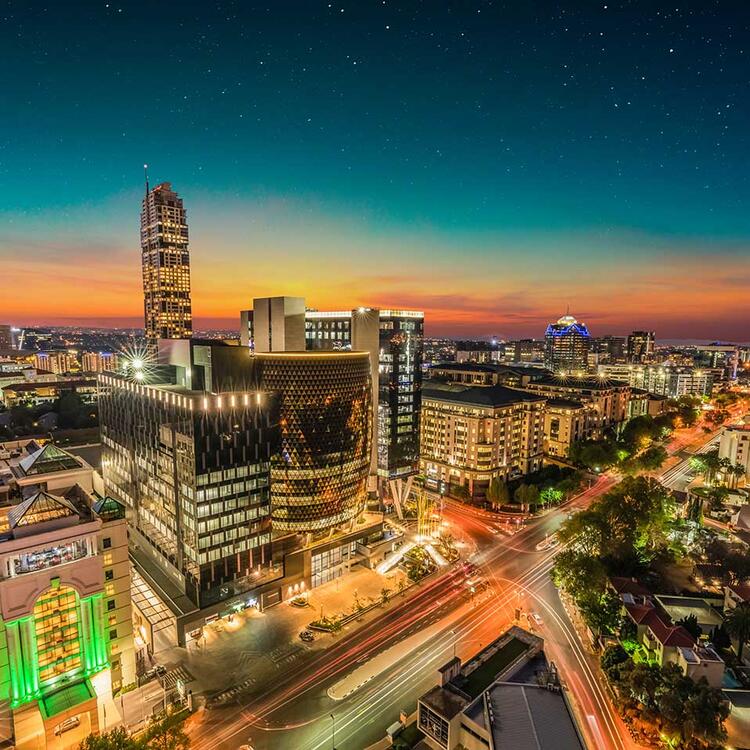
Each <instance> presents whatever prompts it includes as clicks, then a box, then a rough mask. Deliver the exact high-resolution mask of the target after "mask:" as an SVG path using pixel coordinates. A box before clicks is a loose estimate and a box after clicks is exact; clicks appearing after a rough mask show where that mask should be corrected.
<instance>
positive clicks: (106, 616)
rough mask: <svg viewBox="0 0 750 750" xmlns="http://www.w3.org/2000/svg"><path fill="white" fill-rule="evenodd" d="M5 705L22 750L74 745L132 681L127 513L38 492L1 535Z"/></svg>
mask: <svg viewBox="0 0 750 750" xmlns="http://www.w3.org/2000/svg"><path fill="white" fill-rule="evenodd" d="M0 617H1V618H2V621H3V622H2V631H1V632H0V699H1V700H3V701H5V702H6V705H7V704H9V705H10V708H11V712H12V719H13V721H12V730H13V733H14V735H15V737H14V741H15V745H14V746H15V747H17V748H19V749H20V748H29V749H31V748H35V749H37V748H38V749H42V750H44V748H50V749H52V748H58V747H63V746H65V747H69V746H70V744H71V743H73V744H77V743H78V742H80V740H82V739H83V737H85V736H86V735H87V734H88V733H90V732H96V731H98V730H99V729H100V727H102V726H103V724H104V721H105V717H106V713H105V710H106V708H105V707H106V706H109V709H110V710H109V719H108V721H110V722H111V721H112V720H114V719H116V716H117V713H116V709H115V704H114V703H113V702H112V693H113V691H115V692H116V691H118V690H119V689H120V688H122V687H123V686H124V685H127V684H130V683H132V682H133V681H134V680H135V666H134V655H133V628H132V620H131V606H130V567H129V563H128V538H127V527H126V523H125V519H124V509H123V508H122V506H121V505H119V504H118V503H116V502H115V501H114V500H112V499H110V498H104V499H102V498H96V497H92V496H91V495H89V494H88V493H86V492H85V491H83V490H82V489H81V488H80V487H74V488H72V489H71V490H69V491H68V492H66V493H65V494H51V493H49V492H45V491H43V490H39V491H38V492H36V493H34V494H30V495H29V496H28V497H27V498H26V499H25V500H24V501H22V502H21V503H20V504H18V505H16V506H14V507H13V508H12V509H11V510H10V511H9V513H8V524H7V528H6V530H5V531H4V532H3V533H2V534H0Z"/></svg>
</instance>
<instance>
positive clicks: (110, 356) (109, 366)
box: [81, 352, 117, 372]
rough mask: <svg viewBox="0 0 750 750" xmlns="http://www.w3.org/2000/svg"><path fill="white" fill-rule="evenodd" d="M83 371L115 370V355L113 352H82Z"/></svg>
mask: <svg viewBox="0 0 750 750" xmlns="http://www.w3.org/2000/svg"><path fill="white" fill-rule="evenodd" d="M81 370H83V372H117V355H116V354H115V353H114V352H84V353H83V354H82V355H81Z"/></svg>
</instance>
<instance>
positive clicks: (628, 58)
mask: <svg viewBox="0 0 750 750" xmlns="http://www.w3.org/2000/svg"><path fill="white" fill-rule="evenodd" d="M520 5H523V6H524V7H523V8H519V7H516V6H520ZM575 5H576V8H570V7H567V6H566V5H564V4H561V3H549V2H536V3H525V4H520V3H507V4H506V3H494V2H462V3H437V2H425V3H395V2H385V3H383V2H381V0H377V1H376V2H369V1H368V0H360V2H356V3H354V2H339V3H331V4H330V6H329V3H327V2H317V1H316V0H308V1H307V2H275V3H268V4H267V6H268V7H263V6H260V5H256V4H254V3H240V2H237V3H232V2H222V3H218V4H217V3H207V2H205V3H194V2H184V3H180V4H177V5H175V4H151V3H148V4H147V3H144V2H121V3H117V2H112V3H102V2H75V3H71V4H62V3H60V4H52V7H46V8H45V5H43V4H41V3H35V2H27V3H11V4H10V8H9V9H8V10H6V11H5V12H4V17H3V19H2V20H3V23H2V32H0V33H2V36H3V40H2V41H3V43H2V45H0V48H1V51H0V64H1V66H0V67H1V69H2V70H3V71H4V75H3V92H4V93H3V97H2V99H1V100H0V115H1V116H0V263H1V264H2V268H3V270H4V275H5V276H6V280H7V284H6V285H5V288H6V289H7V290H9V291H8V293H7V294H5V295H2V298H0V318H3V319H7V320H8V321H10V322H15V323H25V324H28V323H41V322H58V323H61V322H66V321H71V320H81V321H92V322H94V321H96V322H102V323H104V322H111V323H125V322H134V323H137V322H138V321H139V320H140V315H141V304H142V303H141V294H140V268H139V263H140V259H139V248H138V211H139V200H140V197H141V193H142V164H143V163H144V161H146V162H149V164H150V165H151V169H150V173H151V179H152V182H155V181H159V180H170V181H171V182H172V183H173V185H174V187H175V188H176V189H177V190H178V191H179V192H180V193H181V195H182V196H183V197H184V199H185V202H186V206H187V208H188V212H189V220H190V230H191V252H192V263H193V296H194V314H195V316H196V320H197V323H198V325H201V324H204V325H207V324H214V325H216V324H220V323H222V322H223V323H230V324H233V323H234V320H235V319H236V311H237V310H238V309H240V308H241V307H243V306H245V305H247V303H248V301H249V300H250V299H251V298H252V297H253V296H256V295H263V294H282V293H286V294H304V295H305V296H306V297H307V298H308V302H309V304H312V305H315V306H319V307H329V306H335V307H347V306H354V305H357V304H360V303H366V304H388V305H403V306H412V307H423V308H425V309H426V310H427V313H428V332H430V333H433V334H452V335H489V334H493V333H496V334H500V335H521V334H523V335H533V334H541V332H542V331H543V327H544V324H545V323H546V321H547V320H549V319H553V318H556V317H558V316H559V314H560V313H561V312H562V311H564V308H565V306H566V305H567V304H568V303H569V304H570V305H571V310H572V312H574V313H575V314H576V315H578V316H579V317H580V318H581V319H583V320H585V321H586V322H587V323H588V324H589V327H590V328H591V329H592V331H593V332H594V333H615V332H626V331H627V330H629V329H631V328H638V327H651V328H655V329H656V330H657V334H658V335H660V336H662V337H664V338H674V337H685V338H688V337H689V338H727V339H731V338H734V339H738V340H747V339H749V338H750V335H748V333H747V331H746V327H747V321H748V318H749V313H750V303H748V302H747V293H746V288H747V284H748V282H749V281H750V264H749V263H748V247H749V244H750V243H749V242H748V240H749V238H750V211H749V210H748V198H749V197H750V194H749V189H748V188H749V186H748V167H749V166H750V165H749V164H748V153H750V152H749V151H748V146H749V145H750V144H749V143H748V141H749V140H750V138H749V137H748V128H747V122H748V115H750V111H748V110H750V104H749V103H748V102H750V98H749V97H748V93H749V92H748V78H749V76H750V74H749V72H748V71H749V70H750V65H749V64H748V57H750V31H749V29H748V14H747V12H746V9H744V10H743V8H742V6H741V4H738V3H730V2H725V3H724V2H694V3H686V4H680V10H679V11H675V10H674V7H673V6H674V4H672V5H671V6H670V7H669V8H667V5H666V4H663V3H658V2H628V3H593V2H592V3H576V4H575Z"/></svg>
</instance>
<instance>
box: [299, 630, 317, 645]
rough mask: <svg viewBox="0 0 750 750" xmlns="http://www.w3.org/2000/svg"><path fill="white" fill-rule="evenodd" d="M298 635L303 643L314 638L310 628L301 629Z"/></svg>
mask: <svg viewBox="0 0 750 750" xmlns="http://www.w3.org/2000/svg"><path fill="white" fill-rule="evenodd" d="M299 637H300V640H303V641H304V642H305V643H310V642H311V641H314V640H315V633H313V632H312V630H303V631H302V632H301V633H300V634H299Z"/></svg>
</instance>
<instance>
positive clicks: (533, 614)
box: [529, 612, 543, 626]
mask: <svg viewBox="0 0 750 750" xmlns="http://www.w3.org/2000/svg"><path fill="white" fill-rule="evenodd" d="M529 619H530V620H533V621H534V624H535V625H539V626H541V625H542V624H543V621H542V618H541V617H540V616H539V615H538V614H537V613H536V612H529Z"/></svg>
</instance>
